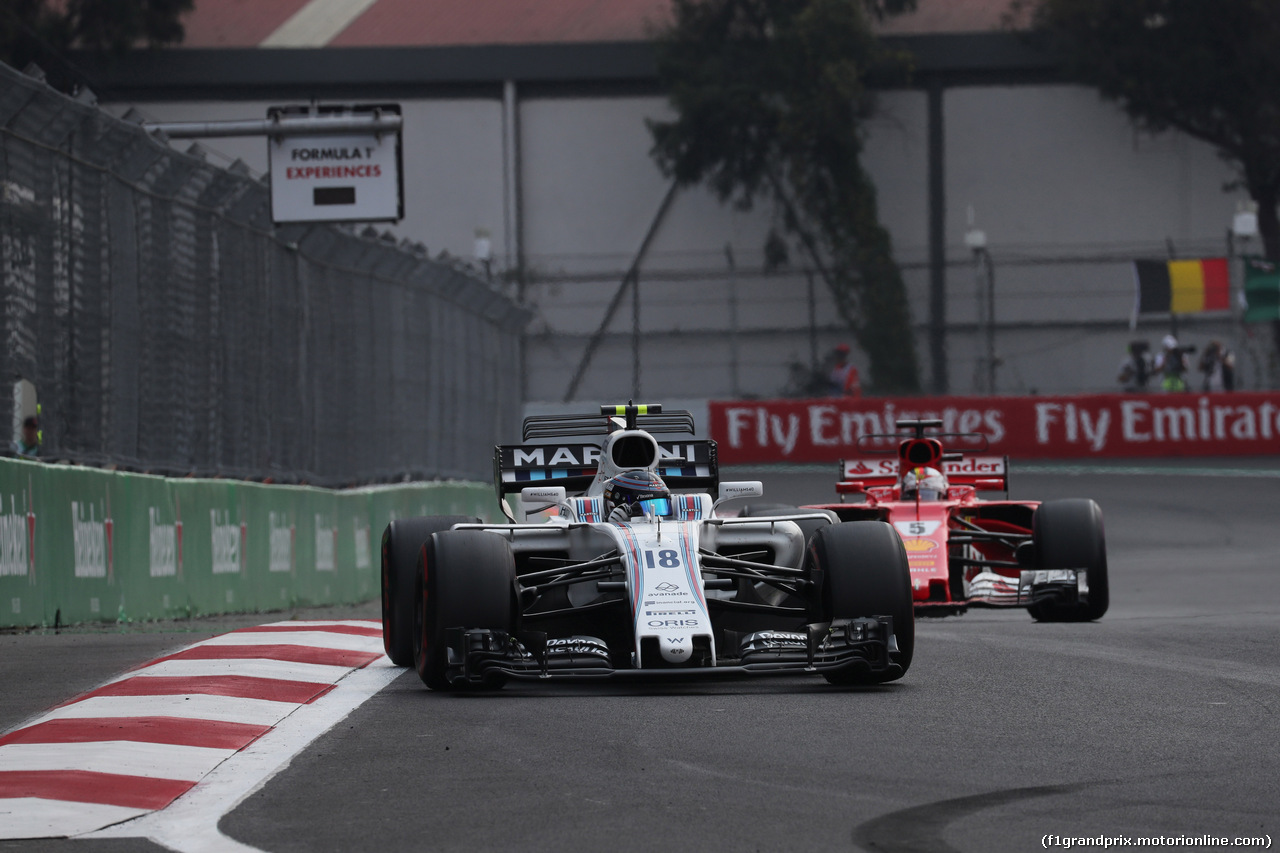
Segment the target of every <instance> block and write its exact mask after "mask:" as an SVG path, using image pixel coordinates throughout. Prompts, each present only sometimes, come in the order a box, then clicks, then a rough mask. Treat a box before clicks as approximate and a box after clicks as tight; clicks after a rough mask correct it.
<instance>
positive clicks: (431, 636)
mask: <svg viewBox="0 0 1280 853" xmlns="http://www.w3.org/2000/svg"><path fill="white" fill-rule="evenodd" d="M515 580H516V561H515V556H514V555H513V554H512V551H511V545H510V544H509V543H508V542H507V540H506V539H505V538H503V537H502V536H499V535H498V534H496V533H486V532H485V531H483V530H446V531H444V532H441V533H436V534H435V535H434V536H432V537H431V539H430V540H428V542H427V544H426V547H424V548H423V549H422V553H421V559H420V561H419V563H418V577H417V579H416V583H415V589H416V594H415V596H414V640H413V644H414V648H413V651H414V663H415V665H416V667H417V670H418V676H419V677H420V678H421V679H422V683H423V684H425V685H427V687H430V688H431V689H432V690H447V689H450V688H451V687H452V685H451V684H450V682H449V679H448V677H447V672H448V667H449V649H448V644H447V632H448V630H449V629H451V628H466V629H477V628H479V629H489V630H493V631H506V632H508V633H510V632H513V631H514V628H515V614H516V601H515ZM502 680H503V679H501V678H494V679H491V680H489V681H487V682H486V686H489V687H500V686H501V684H502Z"/></svg>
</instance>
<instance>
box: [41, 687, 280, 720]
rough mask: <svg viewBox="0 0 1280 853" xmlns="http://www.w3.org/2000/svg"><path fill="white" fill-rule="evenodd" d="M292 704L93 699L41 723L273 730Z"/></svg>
mask: <svg viewBox="0 0 1280 853" xmlns="http://www.w3.org/2000/svg"><path fill="white" fill-rule="evenodd" d="M297 707H298V706H297V705H295V704H294V703H292V702H272V701H271V700H269V699H240V698H238V697H235V696H205V695H202V694H198V693H192V694H188V695H179V696H94V697H92V698H90V699H82V700H80V701H79V702H73V703H71V704H70V705H64V706H62V707H61V708H55V709H54V710H52V711H50V712H49V713H48V714H46V715H45V716H43V717H41V718H40V720H41V721H44V720H66V719H92V718H95V717H189V718H191V719H195V720H218V721H220V722H227V723H251V724H253V725H258V726H274V725H275V724H276V723H277V722H279V721H280V720H282V719H284V718H285V717H287V716H289V714H291V713H293V710H294V709H295V708H297Z"/></svg>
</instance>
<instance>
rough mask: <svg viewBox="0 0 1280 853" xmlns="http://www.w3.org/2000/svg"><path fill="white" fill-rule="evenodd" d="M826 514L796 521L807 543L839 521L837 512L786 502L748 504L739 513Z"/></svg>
mask: <svg viewBox="0 0 1280 853" xmlns="http://www.w3.org/2000/svg"><path fill="white" fill-rule="evenodd" d="M815 514H818V515H825V516H826V517H827V518H826V520H823V519H821V518H802V519H800V520H799V521H797V522H796V525H797V526H798V527H799V528H800V532H801V533H803V534H804V541H805V544H808V543H809V541H810V540H811V539H813V534H815V533H817V532H818V530H819V529H820V528H823V527H826V526H827V525H828V524H835V523H838V522H839V518H837V516H836V514H835V513H834V512H832V511H831V510H829V509H802V508H801V507H798V506H787V505H785V504H748V505H747V506H744V507H743V508H742V510H741V511H740V512H739V513H738V517H739V518H777V517H778V516H780V515H815Z"/></svg>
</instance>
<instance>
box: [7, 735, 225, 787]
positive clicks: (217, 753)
mask: <svg viewBox="0 0 1280 853" xmlns="http://www.w3.org/2000/svg"><path fill="white" fill-rule="evenodd" d="M235 754H236V751H235V750H234V749H211V748H209V747H204V746H180V745H176V744H169V743H138V742H136V741H120V740H106V741H90V742H87V743H9V744H5V745H4V746H0V771H4V770H86V771H89V772H91V773H115V774H119V775H123V776H150V777H153V778H156V779H181V780H182V781H184V782H198V781H199V780H201V779H203V778H204V777H205V776H206V775H207V774H208V773H209V771H211V770H213V768H215V767H217V766H218V765H219V764H221V763H222V762H223V761H225V760H227V759H228V758H230V757H231V756H233V755H235Z"/></svg>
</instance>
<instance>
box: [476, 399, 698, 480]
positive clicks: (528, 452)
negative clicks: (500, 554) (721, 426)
mask: <svg viewBox="0 0 1280 853" xmlns="http://www.w3.org/2000/svg"><path fill="white" fill-rule="evenodd" d="M596 419H597V420H599V416H596ZM600 432H603V430H601V431H600ZM600 452H601V447H600V445H598V444H567V443H559V444H500V445H498V446H497V447H495V448H494V451H493V478H494V485H495V487H496V488H497V490H498V500H499V501H501V500H502V498H503V497H504V496H505V495H508V494H511V493H512V492H518V491H520V490H521V489H523V488H526V487H528V486H539V485H546V486H564V488H565V491H566V492H567V493H568V494H570V495H572V494H581V493H582V492H584V491H586V489H587V487H588V486H590V485H591V481H592V480H593V479H594V478H595V476H596V471H597V469H598V468H599V466H600ZM657 474H658V476H659V477H661V478H662V479H663V481H664V482H665V483H666V484H667V488H669V489H671V491H673V492H708V493H710V494H712V495H714V494H715V493H716V491H717V489H718V488H719V486H720V466H719V463H718V461H717V458H716V443H715V442H714V441H710V440H705V439H689V440H687V441H659V442H658V465H657Z"/></svg>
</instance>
